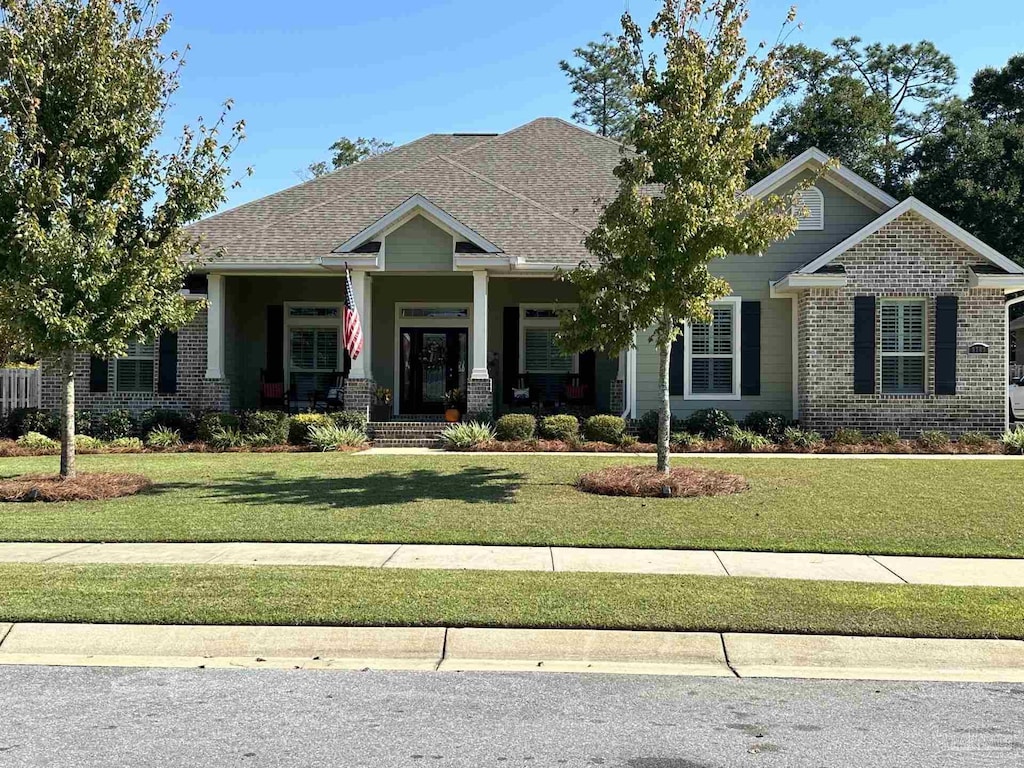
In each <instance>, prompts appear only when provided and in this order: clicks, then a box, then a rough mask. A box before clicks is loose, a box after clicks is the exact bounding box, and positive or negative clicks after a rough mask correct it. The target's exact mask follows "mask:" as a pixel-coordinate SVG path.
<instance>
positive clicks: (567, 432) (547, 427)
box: [540, 413, 580, 443]
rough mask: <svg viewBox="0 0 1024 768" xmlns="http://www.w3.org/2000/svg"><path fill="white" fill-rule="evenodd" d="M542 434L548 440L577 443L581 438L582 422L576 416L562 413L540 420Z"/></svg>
mask: <svg viewBox="0 0 1024 768" xmlns="http://www.w3.org/2000/svg"><path fill="white" fill-rule="evenodd" d="M540 436H541V437H543V438H545V439H547V440H562V441H563V442H566V443H575V442H576V441H578V440H579V439H580V422H579V419H577V418H576V417H575V416H570V415H569V414H567V413H562V414H559V415H557V416H545V417H544V418H543V419H541V420H540Z"/></svg>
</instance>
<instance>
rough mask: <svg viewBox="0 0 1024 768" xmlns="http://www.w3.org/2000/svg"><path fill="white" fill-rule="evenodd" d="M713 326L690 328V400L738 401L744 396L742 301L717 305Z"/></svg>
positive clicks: (687, 338) (731, 301) (687, 345)
mask: <svg viewBox="0 0 1024 768" xmlns="http://www.w3.org/2000/svg"><path fill="white" fill-rule="evenodd" d="M711 313H712V318H711V322H710V323H690V324H689V325H688V326H687V328H686V389H685V396H686V397H687V398H690V399H698V400H699V399H705V400H713V399H737V398H738V397H739V394H740V371H739V362H740V341H739V340H740V336H739V334H740V317H739V314H740V301H739V299H735V300H732V299H731V300H729V301H727V302H720V303H716V304H714V305H713V306H712V308H711Z"/></svg>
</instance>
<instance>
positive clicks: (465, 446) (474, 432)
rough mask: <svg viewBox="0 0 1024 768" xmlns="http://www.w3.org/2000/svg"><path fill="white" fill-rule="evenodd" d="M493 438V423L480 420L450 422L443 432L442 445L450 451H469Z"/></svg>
mask: <svg viewBox="0 0 1024 768" xmlns="http://www.w3.org/2000/svg"><path fill="white" fill-rule="evenodd" d="M493 439H494V429H492V428H491V425H490V424H484V423H482V422H479V421H469V422H462V423H460V424H449V425H448V426H447V427H445V428H444V431H443V432H441V445H443V446H444V448H445V449H446V450H449V451H468V450H469V449H470V448H475V447H476V446H478V445H482V444H483V443H486V442H489V441H490V440H493Z"/></svg>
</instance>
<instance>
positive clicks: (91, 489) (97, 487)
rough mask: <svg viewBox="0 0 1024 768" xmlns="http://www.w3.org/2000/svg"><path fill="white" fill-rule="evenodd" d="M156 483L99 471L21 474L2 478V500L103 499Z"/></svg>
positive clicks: (140, 478)
mask: <svg viewBox="0 0 1024 768" xmlns="http://www.w3.org/2000/svg"><path fill="white" fill-rule="evenodd" d="M152 487H153V483H152V481H151V480H150V479H149V478H148V477H145V476H144V475H136V474H130V473H113V472H95V473H88V474H80V475H78V476H77V477H76V478H75V479H74V480H61V479H60V476H59V475H20V476H18V477H11V478H7V479H4V480H0V501H100V500H101V499H117V498H120V497H122V496H134V495H135V494H136V493H140V492H141V491H145V490H147V489H149V488H152Z"/></svg>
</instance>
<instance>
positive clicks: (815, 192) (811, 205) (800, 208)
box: [796, 187, 825, 231]
mask: <svg viewBox="0 0 1024 768" xmlns="http://www.w3.org/2000/svg"><path fill="white" fill-rule="evenodd" d="M796 213H797V216H798V217H799V219H800V223H799V224H797V227H796V228H797V231H800V230H806V229H819V230H820V229H824V228H825V196H824V195H822V194H821V190H820V189H818V188H817V187H808V188H807V189H805V190H804V191H803V192H801V193H800V202H799V203H797V205H796ZM802 213H806V215H801V214H802Z"/></svg>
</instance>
